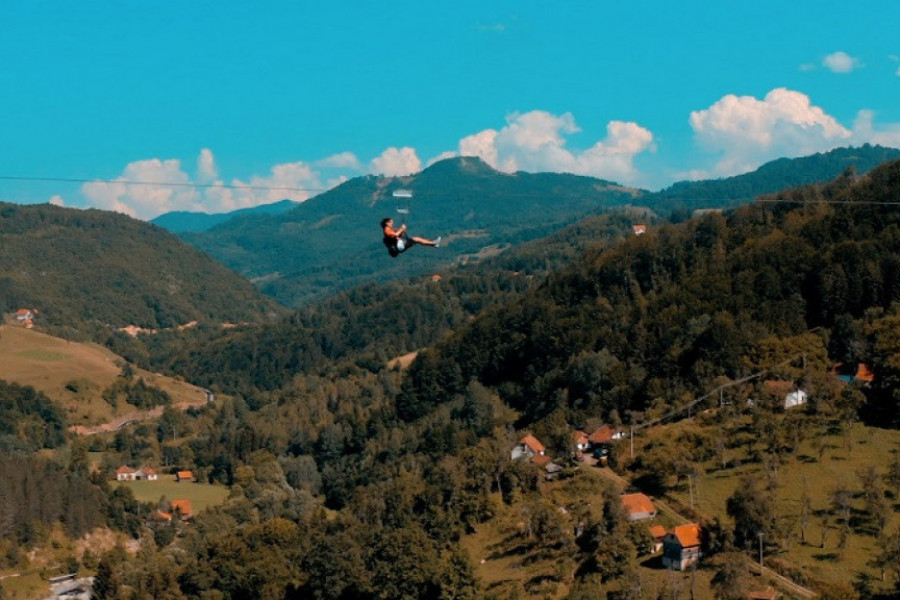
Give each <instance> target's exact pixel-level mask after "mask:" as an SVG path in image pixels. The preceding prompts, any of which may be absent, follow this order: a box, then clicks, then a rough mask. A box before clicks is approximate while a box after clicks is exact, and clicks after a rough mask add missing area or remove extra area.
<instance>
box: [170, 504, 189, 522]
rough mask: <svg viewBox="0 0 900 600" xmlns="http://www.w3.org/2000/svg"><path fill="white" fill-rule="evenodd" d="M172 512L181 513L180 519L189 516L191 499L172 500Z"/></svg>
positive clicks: (185, 518)
mask: <svg viewBox="0 0 900 600" xmlns="http://www.w3.org/2000/svg"><path fill="white" fill-rule="evenodd" d="M172 512H173V513H174V514H176V515H181V520H182V521H184V520H187V519H190V518H191V516H192V515H191V501H190V500H172Z"/></svg>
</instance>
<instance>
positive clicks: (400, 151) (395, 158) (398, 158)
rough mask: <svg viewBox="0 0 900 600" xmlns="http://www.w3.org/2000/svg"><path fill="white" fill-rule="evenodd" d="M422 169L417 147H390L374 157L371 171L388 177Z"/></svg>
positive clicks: (408, 173)
mask: <svg viewBox="0 0 900 600" xmlns="http://www.w3.org/2000/svg"><path fill="white" fill-rule="evenodd" d="M421 170H422V161H421V160H419V157H418V155H416V150H415V148H410V147H408V146H407V147H403V148H394V147H391V148H388V149H387V150H385V151H384V152H382V153H381V155H380V156H378V157H376V158H374V159H372V162H371V165H370V168H369V171H370V172H371V173H373V174H376V175H385V176H387V177H402V176H403V175H410V174H412V173H416V172H418V171H421Z"/></svg>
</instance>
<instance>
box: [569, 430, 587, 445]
mask: <svg viewBox="0 0 900 600" xmlns="http://www.w3.org/2000/svg"><path fill="white" fill-rule="evenodd" d="M572 441H573V442H575V443H576V444H587V443H588V435H587V434H586V433H585V432H583V431H581V430H580V429H576V430H575V431H573V432H572Z"/></svg>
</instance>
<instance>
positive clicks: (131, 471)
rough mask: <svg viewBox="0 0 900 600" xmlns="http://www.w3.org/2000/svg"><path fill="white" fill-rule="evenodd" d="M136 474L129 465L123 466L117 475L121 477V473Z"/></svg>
mask: <svg viewBox="0 0 900 600" xmlns="http://www.w3.org/2000/svg"><path fill="white" fill-rule="evenodd" d="M134 472H135V470H134V469H132V468H131V467H129V466H127V465H122V466H121V467H119V468H118V469H116V475H119V474H121V473H134Z"/></svg>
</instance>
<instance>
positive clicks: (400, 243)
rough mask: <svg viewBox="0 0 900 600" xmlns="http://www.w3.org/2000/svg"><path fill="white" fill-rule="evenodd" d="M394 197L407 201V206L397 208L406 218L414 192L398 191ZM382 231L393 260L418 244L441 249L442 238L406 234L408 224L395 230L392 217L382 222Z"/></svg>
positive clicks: (403, 224) (383, 239)
mask: <svg viewBox="0 0 900 600" xmlns="http://www.w3.org/2000/svg"><path fill="white" fill-rule="evenodd" d="M393 195H394V198H397V199H402V200H405V201H406V204H405V206H398V207H397V212H398V213H400V214H402V215H404V216H405V215H407V214H409V199H410V198H412V192H409V191H407V190H396V191H395V192H394V194H393ZM381 231H382V233H383V237H382V241H383V242H384V245H385V246H386V247H387V250H388V254H390V255H391V257H392V258H397V257H398V256H400V255H401V254H403V253H404V252H406V251H407V250H409V249H410V248H412V247H413V246H415V245H416V244H420V245H422V246H431V247H433V248H440V247H441V238H440V237H438V238H437V239H435V240H428V239H425V238H423V237H418V236H410V235H408V234H407V233H406V223H402V224H401V225H400V227H398V228H397V229H395V228H394V220H393V219H392V218H390V217H385V218H383V219H382V220H381Z"/></svg>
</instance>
